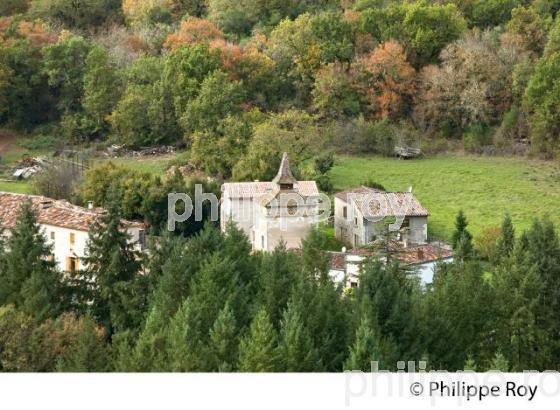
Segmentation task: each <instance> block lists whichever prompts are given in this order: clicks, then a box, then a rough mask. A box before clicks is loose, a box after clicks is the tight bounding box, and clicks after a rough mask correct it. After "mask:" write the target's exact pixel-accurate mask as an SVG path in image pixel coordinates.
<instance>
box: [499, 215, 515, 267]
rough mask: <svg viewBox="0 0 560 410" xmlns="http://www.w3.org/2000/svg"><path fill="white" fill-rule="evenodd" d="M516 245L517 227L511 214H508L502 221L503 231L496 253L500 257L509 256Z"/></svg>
mask: <svg viewBox="0 0 560 410" xmlns="http://www.w3.org/2000/svg"><path fill="white" fill-rule="evenodd" d="M514 246H515V229H514V228H513V223H512V221H511V217H510V216H509V214H506V216H505V217H504V220H503V222H502V233H501V235H500V238H499V239H498V246H497V249H496V253H497V255H498V258H507V257H509V256H510V255H511V253H512V252H513V248H514Z"/></svg>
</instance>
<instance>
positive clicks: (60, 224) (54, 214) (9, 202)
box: [0, 192, 145, 272]
mask: <svg viewBox="0 0 560 410" xmlns="http://www.w3.org/2000/svg"><path fill="white" fill-rule="evenodd" d="M26 201H30V202H31V204H32V206H33V209H34V210H35V212H36V213H37V221H38V223H39V225H40V226H41V230H42V232H43V234H44V236H45V238H46V239H47V243H48V244H49V245H51V246H52V257H53V260H54V261H55V263H56V265H57V267H58V268H59V269H60V270H62V271H64V272H75V271H78V270H80V269H83V268H84V267H85V265H84V264H83V258H84V256H85V254H86V245H87V241H88V237H89V230H90V227H91V226H92V225H93V223H94V222H95V220H96V219H97V218H98V217H99V216H100V215H101V214H102V213H103V212H104V210H103V209H101V208H93V206H90V207H88V208H82V207H79V206H75V205H72V204H70V203H69V202H67V201H61V200H54V199H50V198H46V197H42V196H35V195H23V194H13V193H7V192H0V228H1V229H3V230H4V235H10V230H11V229H13V228H14V227H15V226H16V222H17V218H18V214H19V211H20V209H21V206H22V205H23V204H24V202H26ZM123 229H125V230H126V231H127V233H128V234H129V236H130V241H131V243H133V244H134V245H135V247H137V248H138V249H143V248H144V246H145V226H144V224H143V223H140V222H132V221H123Z"/></svg>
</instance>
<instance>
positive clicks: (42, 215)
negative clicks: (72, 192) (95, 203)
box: [0, 192, 144, 232]
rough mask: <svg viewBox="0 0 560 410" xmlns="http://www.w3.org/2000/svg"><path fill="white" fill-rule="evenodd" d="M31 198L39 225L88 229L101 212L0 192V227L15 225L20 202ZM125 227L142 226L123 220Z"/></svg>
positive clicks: (64, 202) (55, 201)
mask: <svg viewBox="0 0 560 410" xmlns="http://www.w3.org/2000/svg"><path fill="white" fill-rule="evenodd" d="M27 200H31V203H32V205H33V208H34V209H35V211H36V212H37V217H38V222H39V223H40V224H41V225H51V226H57V227H60V228H67V229H74V230H76V231H85V232H87V231H89V228H90V226H91V225H92V224H93V223H94V222H95V220H96V218H98V217H99V215H101V213H102V212H103V209H102V208H94V209H87V208H82V207H79V206H76V205H72V204H70V203H69V202H67V201H60V200H54V199H50V198H47V197H44V196H36V195H24V194H12V193H7V192H0V227H1V228H5V229H12V228H14V227H15V225H16V221H17V218H18V214H19V210H20V208H21V206H22V204H23V203H24V202H25V201H27ZM123 225H124V226H125V227H126V228H144V224H143V223H141V222H132V221H125V220H123Z"/></svg>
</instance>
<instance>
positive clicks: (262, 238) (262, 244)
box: [261, 235, 264, 249]
mask: <svg viewBox="0 0 560 410" xmlns="http://www.w3.org/2000/svg"><path fill="white" fill-rule="evenodd" d="M261 248H262V249H264V235H262V236H261Z"/></svg>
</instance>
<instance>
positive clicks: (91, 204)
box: [87, 201, 93, 209]
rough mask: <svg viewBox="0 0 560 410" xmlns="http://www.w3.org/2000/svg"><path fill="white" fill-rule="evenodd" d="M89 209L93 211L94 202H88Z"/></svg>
mask: <svg viewBox="0 0 560 410" xmlns="http://www.w3.org/2000/svg"><path fill="white" fill-rule="evenodd" d="M87 207H88V209H93V201H88V203H87Z"/></svg>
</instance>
